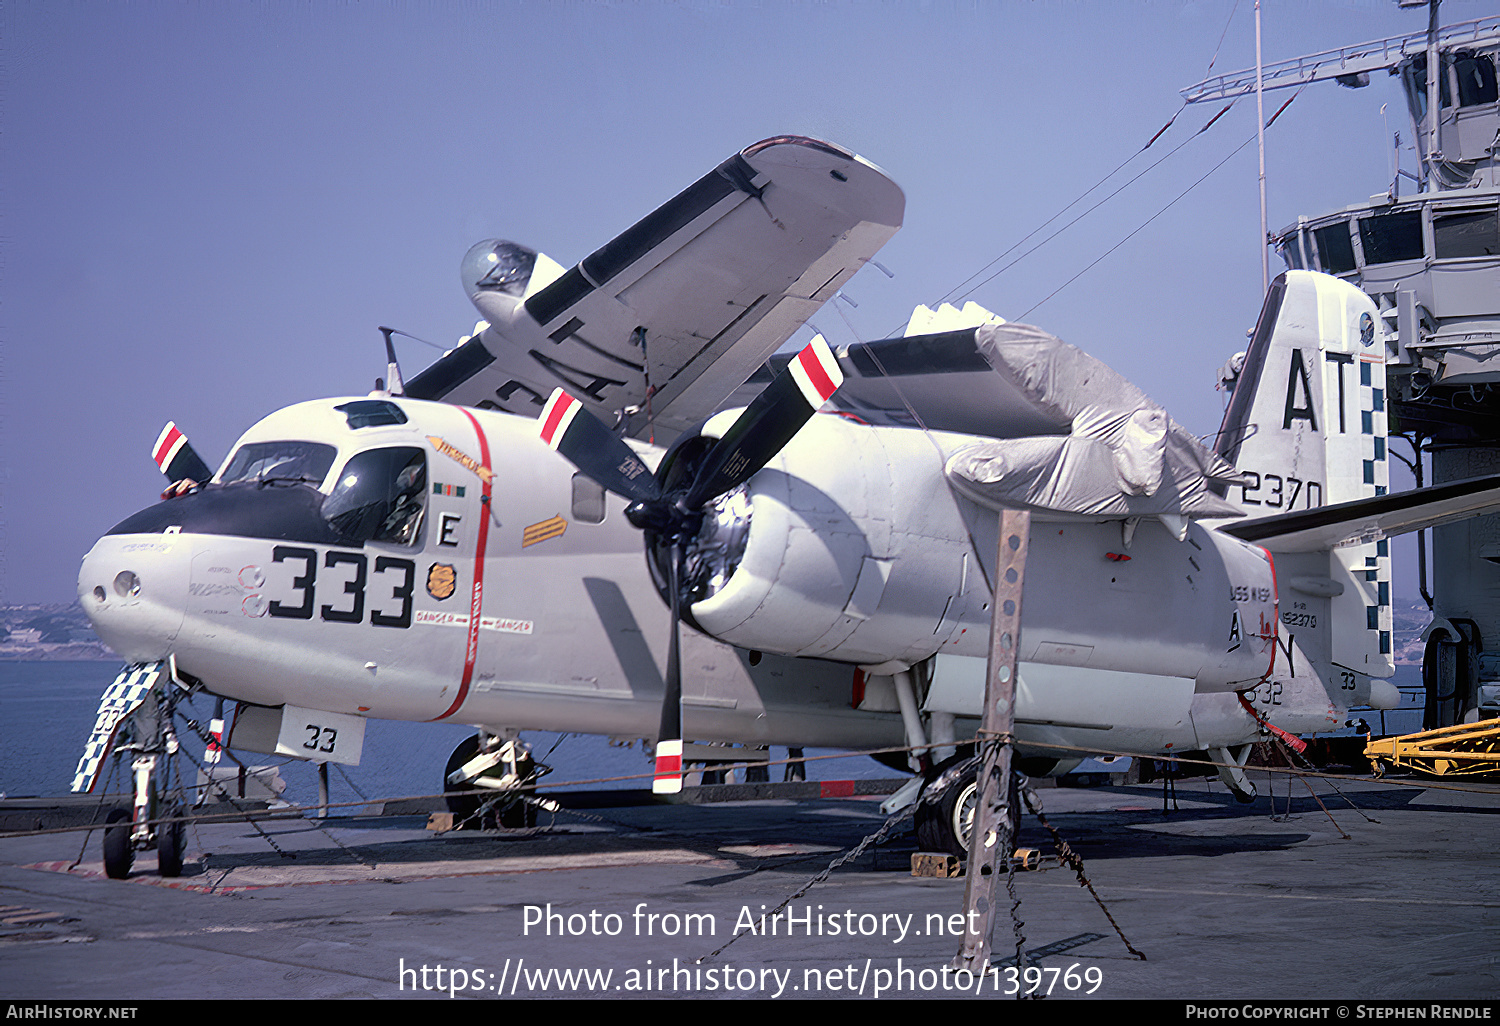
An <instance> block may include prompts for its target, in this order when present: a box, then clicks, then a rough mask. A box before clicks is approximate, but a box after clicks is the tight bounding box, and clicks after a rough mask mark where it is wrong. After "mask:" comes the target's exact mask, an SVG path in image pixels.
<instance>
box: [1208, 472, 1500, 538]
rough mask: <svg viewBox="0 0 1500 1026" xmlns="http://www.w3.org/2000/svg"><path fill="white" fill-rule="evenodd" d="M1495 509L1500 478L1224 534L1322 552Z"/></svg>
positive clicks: (1272, 520)
mask: <svg viewBox="0 0 1500 1026" xmlns="http://www.w3.org/2000/svg"><path fill="white" fill-rule="evenodd" d="M1496 510H1500V474H1490V475H1488V476H1485V477H1473V478H1467V479H1465V480H1463V481H1450V482H1448V483H1447V484H1440V485H1430V486H1428V487H1426V488H1414V489H1412V490H1411V491H1407V492H1397V493H1396V494H1394V495H1377V496H1374V497H1373V498H1364V499H1355V500H1353V501H1351V502H1340V503H1337V504H1335V505H1332V506H1319V507H1318V508H1317V509H1310V510H1306V511H1302V512H1297V513H1283V514H1281V515H1279V516H1273V517H1263V518H1261V519H1259V520H1249V521H1244V522H1241V523H1234V524H1229V525H1227V526H1225V527H1223V528H1221V530H1222V531H1224V533H1225V534H1232V535H1234V536H1235V537H1236V538H1240V539H1242V540H1244V541H1247V542H1252V543H1253V544H1255V545H1259V546H1261V547H1262V548H1265V549H1269V550H1270V551H1272V552H1321V551H1326V550H1329V549H1336V548H1338V547H1340V546H1342V545H1356V544H1361V543H1365V542H1375V541H1380V540H1381V539H1383V538H1389V537H1392V536H1393V535H1398V534H1406V533H1407V532H1408V531H1421V530H1424V529H1426V528H1429V527H1437V526H1439V525H1440V524H1447V523H1451V522H1452V521H1455V520H1465V519H1467V518H1469V517H1473V516H1479V515H1481V514H1484V513H1493V512H1495V511H1496Z"/></svg>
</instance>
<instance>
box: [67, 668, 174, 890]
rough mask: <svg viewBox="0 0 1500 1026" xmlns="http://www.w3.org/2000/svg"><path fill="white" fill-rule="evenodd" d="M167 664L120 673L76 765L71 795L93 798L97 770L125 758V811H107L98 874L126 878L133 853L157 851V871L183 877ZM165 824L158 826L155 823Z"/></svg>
mask: <svg viewBox="0 0 1500 1026" xmlns="http://www.w3.org/2000/svg"><path fill="white" fill-rule="evenodd" d="M174 677H175V674H174V673H173V672H171V668H170V665H169V664H168V663H152V664H149V665H146V666H134V667H126V668H125V670H124V671H122V672H121V674H120V676H119V677H118V678H117V679H116V680H115V682H114V684H112V685H110V687H109V689H108V690H106V691H105V692H104V697H103V699H102V700H101V702H100V706H99V717H98V720H97V721H96V723H95V726H94V734H93V736H92V737H91V738H90V743H89V746H88V748H87V750H86V751H85V754H84V757H83V759H82V760H81V761H80V763H79V770H78V775H77V776H76V777H75V779H74V790H75V791H81V790H92V789H93V786H94V784H95V783H96V781H97V777H98V767H99V763H100V762H101V761H102V760H103V759H104V758H105V757H106V756H107V755H109V754H111V753H113V755H114V756H115V757H116V758H120V757H122V756H124V755H125V753H127V752H128V753H130V755H131V763H130V768H131V807H130V808H129V809H119V808H116V809H111V810H110V811H109V814H108V815H107V816H106V817H105V820H104V823H105V826H104V851H103V854H104V872H105V875H107V876H109V877H110V878H111V879H113V880H123V879H125V878H126V877H128V876H129V875H130V870H131V867H132V866H133V865H134V863H135V853H136V852H137V851H144V850H146V849H149V848H155V849H156V863H157V870H158V871H159V872H160V873H161V875H162V876H165V877H177V876H181V875H182V866H183V860H184V856H185V854H186V852H187V829H186V827H187V824H186V823H185V822H183V821H182V819H181V817H182V815H183V809H184V807H185V802H184V798H183V789H182V785H181V783H180V782H179V781H177V778H176V774H175V773H174V772H173V771H174V768H175V767H174V762H175V759H176V756H177V754H178V743H177V734H176V732H175V731H174V730H173V727H172V716H173V712H174V710H175V708H176V705H177V699H178V697H179V696H180V695H181V694H182V691H181V688H180V686H179V685H178V684H177V683H176V682H175V681H174ZM164 819H165V820H171V822H160V821H161V820H164Z"/></svg>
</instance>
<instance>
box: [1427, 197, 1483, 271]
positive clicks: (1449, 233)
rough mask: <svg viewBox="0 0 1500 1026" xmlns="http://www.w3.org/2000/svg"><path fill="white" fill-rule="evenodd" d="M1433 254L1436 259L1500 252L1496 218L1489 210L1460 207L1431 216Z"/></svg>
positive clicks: (1478, 255)
mask: <svg viewBox="0 0 1500 1026" xmlns="http://www.w3.org/2000/svg"><path fill="white" fill-rule="evenodd" d="M1432 241H1433V247H1434V249H1435V251H1436V252H1435V253H1434V255H1435V256H1436V257H1437V258H1438V259H1439V260H1452V259H1458V258H1461V257H1482V256H1495V255H1497V254H1500V217H1497V214H1496V211H1495V210H1493V209H1491V210H1464V211H1452V212H1449V213H1435V214H1433V216H1432Z"/></svg>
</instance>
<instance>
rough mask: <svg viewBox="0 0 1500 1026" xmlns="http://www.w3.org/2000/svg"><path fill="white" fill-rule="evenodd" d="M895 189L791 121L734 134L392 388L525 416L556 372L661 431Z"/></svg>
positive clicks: (832, 263)
mask: <svg viewBox="0 0 1500 1026" xmlns="http://www.w3.org/2000/svg"><path fill="white" fill-rule="evenodd" d="M904 208H905V198H904V197H903V196H902V194H901V190H900V189H899V188H898V187H897V186H896V185H895V183H893V182H892V181H891V180H890V179H889V178H887V177H886V176H885V174H884V173H883V172H882V171H881V170H880V169H879V168H877V167H875V166H874V165H873V164H870V163H869V162H868V161H865V160H864V159H863V158H861V157H858V156H856V155H855V154H853V153H850V152H848V151H846V150H842V149H840V148H838V147H836V146H832V145H830V144H828V143H822V142H818V141H816V140H812V139H805V138H801V137H796V136H786V137H780V138H776V139H768V140H765V141H763V142H760V143H756V144H755V145H754V146H750V147H748V148H746V149H745V150H743V151H741V152H740V153H738V154H736V155H735V156H733V157H731V158H730V159H729V160H727V161H725V162H724V163H722V164H720V165H719V166H718V167H717V168H715V169H714V170H713V171H711V172H709V173H708V174H707V175H705V176H704V177H703V178H701V179H699V180H698V181H697V182H695V183H694V184H693V185H691V186H689V187H688V188H687V189H686V190H684V191H683V192H682V193H680V194H679V195H677V196H676V197H674V198H673V199H671V200H669V201H668V202H667V203H665V204H663V205H662V206H661V207H660V208H658V209H657V210H656V211H654V212H653V213H651V214H650V215H648V216H647V217H646V218H644V219H643V220H641V221H640V222H639V223H637V224H636V225H634V226H633V227H631V228H629V229H628V230H626V231H625V232H624V233H623V234H621V235H620V236H618V237H617V238H615V239H614V240H612V241H611V242H609V243H607V244H606V245H605V246H603V247H601V248H600V249H599V250H597V251H595V252H594V253H593V254H591V255H590V256H588V257H586V258H585V259H584V260H583V261H581V262H580V263H579V264H578V265H577V266H575V267H573V268H572V269H570V270H568V271H566V272H565V273H563V274H562V275H561V276H560V277H558V278H557V279H556V280H554V281H552V282H551V283H550V284H547V285H546V286H545V287H543V288H540V289H538V290H537V291H535V292H534V293H532V294H530V295H529V296H526V298H524V300H521V299H516V300H514V301H511V300H504V299H497V298H495V297H494V296H482V295H477V294H476V295H475V296H474V299H475V303H476V305H478V306H479V307H480V310H481V312H482V313H484V314H485V316H486V319H487V320H488V321H489V327H488V328H486V329H485V330H484V331H483V332H482V333H481V334H479V335H477V336H475V337H474V338H473V339H471V340H470V341H469V342H467V343H465V344H464V345H463V346H461V347H460V348H458V349H455V350H454V351H452V352H451V353H449V354H447V355H445V356H444V357H443V359H442V360H440V361H439V362H438V364H435V365H434V366H433V367H432V368H430V369H429V370H428V371H426V372H424V373H423V375H419V376H418V378H416V379H414V380H413V382H412V384H411V385H410V386H408V390H407V391H408V394H413V395H417V394H420V396H421V397H423V398H435V399H443V400H445V401H447V402H453V403H457V404H460V405H466V406H477V407H482V408H490V409H502V410H506V411H508V412H513V413H521V414H525V415H531V416H534V415H536V414H537V413H538V412H540V410H541V407H542V404H543V403H544V402H545V400H546V397H547V396H548V395H549V394H550V393H551V392H552V390H553V389H554V388H559V387H561V388H566V389H568V390H569V392H570V393H572V394H574V395H576V396H577V397H578V398H579V399H580V400H582V401H583V402H584V403H585V404H586V405H588V406H589V407H590V408H591V409H592V411H593V412H594V413H595V414H596V415H598V416H600V417H601V418H603V419H605V421H606V422H608V423H614V422H616V421H617V420H618V419H620V418H621V417H622V416H623V417H628V418H629V427H628V430H629V432H630V433H632V434H635V435H642V436H643V435H645V434H646V433H648V432H651V433H654V434H655V435H656V436H657V437H658V439H659V440H660V439H662V438H663V437H666V438H670V437H671V436H672V435H674V434H676V433H678V432H680V431H681V430H683V429H685V428H686V427H688V426H689V425H691V424H695V423H697V422H698V421H700V420H702V419H703V418H705V417H707V416H709V415H710V414H712V413H713V412H714V411H715V410H716V409H718V408H719V407H720V405H722V403H723V401H724V399H725V398H726V397H727V396H728V395H729V393H730V392H731V391H732V390H733V389H734V388H735V387H736V386H737V385H739V384H740V383H742V382H743V381H744V380H745V379H746V378H748V377H749V376H750V375H751V373H752V372H754V370H755V369H756V368H757V367H759V366H760V365H761V364H762V363H764V362H765V360H766V359H767V357H768V356H770V354H771V353H773V352H775V350H776V349H777V348H778V347H779V346H780V345H781V344H782V343H783V342H785V341H786V340H787V339H788V338H789V337H790V336H791V335H792V333H793V332H794V331H796V330H797V329H798V328H799V327H801V325H802V323H803V322H804V321H805V320H806V319H807V318H808V317H809V316H810V315H811V314H812V313H813V312H814V311H815V310H817V309H818V308H819V307H820V306H821V305H822V304H823V303H825V302H826V301H827V300H828V299H830V298H831V297H832V296H833V295H834V294H835V293H836V292H837V291H838V290H839V288H840V287H842V285H843V284H844V283H845V282H846V281H848V280H849V278H850V277H851V276H852V275H853V274H854V273H855V272H856V271H858V270H859V269H860V268H861V267H862V266H864V264H865V262H866V261H867V260H868V259H869V258H870V257H871V256H872V255H873V254H874V253H875V251H876V250H878V249H879V248H880V247H881V246H882V245H884V243H885V242H886V240H887V239H889V238H890V237H891V235H893V234H894V233H895V231H896V230H897V228H898V227H899V226H900V224H901V218H902V215H903V211H904Z"/></svg>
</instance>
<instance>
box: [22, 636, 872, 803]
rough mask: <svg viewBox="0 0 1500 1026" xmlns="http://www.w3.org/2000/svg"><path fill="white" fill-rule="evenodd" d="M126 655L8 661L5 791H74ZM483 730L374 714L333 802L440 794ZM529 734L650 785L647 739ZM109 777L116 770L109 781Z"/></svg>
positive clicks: (310, 781)
mask: <svg viewBox="0 0 1500 1026" xmlns="http://www.w3.org/2000/svg"><path fill="white" fill-rule="evenodd" d="M119 670H120V664H119V663H117V662H0V793H3V794H5V795H8V796H9V797H12V798H16V797H22V796H38V797H44V796H54V795H63V794H67V793H68V787H69V785H70V784H71V783H72V780H73V773H74V771H75V770H76V769H77V767H78V757H79V756H80V755H81V754H82V752H83V745H84V742H85V741H87V740H88V736H89V732H90V731H91V730H92V729H93V726H94V717H95V714H96V713H97V712H98V710H99V696H100V695H102V694H103V692H104V689H105V688H106V687H108V686H109V684H110V682H111V681H113V680H114V679H115V676H116V674H118V673H119ZM178 708H179V709H180V710H181V711H182V713H183V714H184V715H185V716H187V717H189V718H191V719H195V720H197V721H198V722H199V723H200V724H202V725H203V727H204V729H205V730H206V729H207V726H208V723H209V721H210V720H211V719H212V718H213V709H214V700H213V699H212V698H211V697H207V696H203V695H198V696H195V697H194V698H193V699H191V700H190V701H189V702H187V703H184V704H183V705H180V706H179V707H178ZM473 733H474V728H473V727H469V726H465V725H463V724H459V723H404V722H398V721H394V720H370V721H369V724H368V726H367V727H366V728H365V743H364V750H363V758H362V759H361V761H360V764H359V765H358V766H340V765H337V764H333V765H331V766H330V767H329V770H330V772H329V801H330V802H333V803H340V802H356V801H360V800H362V799H370V800H377V799H382V798H401V797H411V796H415V795H429V794H437V793H439V792H440V791H442V778H443V768H444V767H445V766H446V765H447V763H448V756H449V755H450V754H451V753H452V752H453V749H454V748H455V747H456V746H457V745H458V743H459V742H460V741H462V740H463V739H464V738H465V737H468V736H469V735H471V734H473ZM178 736H179V738H180V739H181V740H182V743H183V748H184V749H185V751H186V752H187V753H188V755H189V756H190V760H189V761H187V762H186V763H185V764H184V765H183V767H182V768H183V772H184V774H185V779H186V780H188V781H189V782H191V781H192V780H194V779H195V778H196V772H195V771H194V769H193V768H192V767H193V761H197V762H200V763H201V762H202V759H203V743H202V742H201V741H200V740H198V739H197V738H196V737H194V736H191V734H190V733H189V732H188V731H187V730H186V729H185V728H183V727H182V726H181V724H180V723H179V725H178ZM522 738H523V739H524V740H526V741H527V742H529V743H530V744H531V746H532V749H533V752H534V754H535V757H536V758H537V759H538V761H541V762H545V763H546V764H547V765H549V766H551V767H552V768H553V772H552V773H551V774H550V775H549V776H548V777H547V783H548V784H558V783H566V782H570V781H591V780H597V779H599V778H605V777H624V776H635V777H636V779H633V780H624V781H618V782H611V783H601V784H586V783H585V784H579V785H578V786H580V787H593V788H646V787H649V786H650V776H649V774H650V773H651V768H652V766H651V760H650V758H649V757H648V755H647V754H646V749H645V748H644V747H643V746H642V745H641V744H640V743H639V742H637V743H636V744H635V745H634V746H632V747H629V748H623V747H616V746H613V745H611V744H610V743H609V740H608V739H607V738H603V737H599V736H597V735H588V734H568V735H561V734H554V733H550V732H547V731H526V732H525V733H523V734H522ZM235 754H236V755H237V756H238V757H239V758H240V760H241V761H242V762H244V763H246V764H250V765H268V764H272V763H281V766H280V769H281V776H282V779H283V780H285V781H286V782H287V790H286V793H285V794H284V795H283V797H284V798H285V799H286V800H288V801H291V802H296V803H298V804H313V803H315V802H316V801H317V796H318V778H317V770H316V768H315V766H314V764H312V763H308V762H304V761H302V760H299V759H285V760H282V759H280V758H279V757H277V756H268V755H260V754H253V753H244V752H238V751H237V752H235ZM805 754H806V755H808V756H814V755H831V754H834V753H833V752H831V751H828V750H824V749H808V750H807V751H806V752H805ZM785 757H786V749H785V748H779V747H773V748H772V749H771V758H773V759H782V758H785ZM112 761H114V762H115V763H116V765H115V766H114V767H112V768H110V769H106V773H109V772H111V770H112V772H113V773H114V778H113V781H112V782H110V783H109V787H108V789H109V790H110V791H121V790H124V789H125V787H126V783H125V782H126V779H127V778H126V773H127V772H128V770H129V767H128V766H126V765H125V764H124V763H122V762H120V761H119V760H112ZM894 776H897V774H896V773H895V772H893V771H892V770H890V769H888V768H887V767H885V766H882V765H880V764H879V763H877V762H876V761H875V760H874V759H871V758H869V757H868V756H858V757H854V758H839V759H827V760H820V761H817V762H810V763H808V764H807V779H809V780H853V779H872V778H883V777H894ZM781 777H782V768H781V767H780V766H773V767H771V779H772V780H780V779H781ZM108 779H109V778H108V777H106V780H108Z"/></svg>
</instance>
